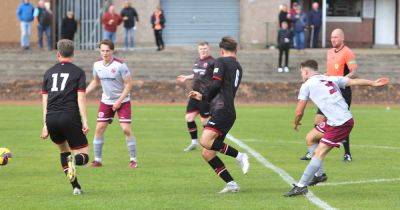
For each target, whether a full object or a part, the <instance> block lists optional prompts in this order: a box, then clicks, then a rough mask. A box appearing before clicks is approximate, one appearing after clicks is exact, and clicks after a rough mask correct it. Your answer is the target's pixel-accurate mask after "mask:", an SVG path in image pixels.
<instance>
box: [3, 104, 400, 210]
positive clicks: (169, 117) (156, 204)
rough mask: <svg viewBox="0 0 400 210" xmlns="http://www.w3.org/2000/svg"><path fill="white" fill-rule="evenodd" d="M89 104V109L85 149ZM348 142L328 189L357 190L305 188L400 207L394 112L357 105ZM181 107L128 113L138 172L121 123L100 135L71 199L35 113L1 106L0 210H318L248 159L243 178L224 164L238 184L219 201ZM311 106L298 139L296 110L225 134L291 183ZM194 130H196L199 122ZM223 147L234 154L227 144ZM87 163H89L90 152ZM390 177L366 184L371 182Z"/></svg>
mask: <svg viewBox="0 0 400 210" xmlns="http://www.w3.org/2000/svg"><path fill="white" fill-rule="evenodd" d="M96 109H97V107H96V106H90V108H89V119H90V128H91V131H90V133H89V135H88V140H89V143H90V146H92V138H93V134H94V128H95V116H96ZM352 110H353V114H354V116H355V122H356V124H355V128H354V130H353V132H352V136H351V144H352V153H353V156H354V161H353V162H352V163H350V164H346V163H343V162H342V155H343V150H342V149H335V150H334V151H332V152H331V154H329V155H328V158H327V160H326V162H325V169H326V172H327V174H328V177H329V179H328V183H332V184H335V183H342V182H349V181H366V183H362V184H346V183H344V184H342V185H325V186H316V187H313V188H311V190H312V191H313V192H314V193H315V195H316V196H318V197H319V198H320V199H322V200H323V201H325V202H327V203H328V204H329V205H331V206H333V207H335V208H339V209H396V208H400V200H399V194H400V181H399V180H400V179H399V178H400V175H399V174H400V167H399V166H400V165H399V163H398V162H397V161H398V160H399V155H400V134H399V131H400V126H399V119H400V110H399V108H398V107H397V108H392V109H391V110H386V107H383V106H355V107H353V108H352ZM184 111H185V109H184V107H183V106H156V105H148V106H145V105H141V106H133V124H132V126H133V130H134V134H135V136H136V137H137V140H138V161H139V168H137V169H134V170H132V169H129V168H128V160H129V159H128V153H127V149H126V145H125V142H124V139H123V134H122V132H121V130H120V128H119V125H118V123H115V122H114V123H113V124H112V125H111V126H110V127H109V128H108V130H107V132H106V136H105V141H106V143H105V145H104V157H103V161H104V162H103V163H104V166H103V167H102V168H95V169H93V168H90V167H80V168H78V176H79V181H80V183H81V185H82V187H83V190H84V194H83V195H82V196H73V195H72V189H71V187H70V185H69V183H68V182H67V180H66V177H65V176H64V174H63V172H62V170H61V167H60V164H59V153H58V149H57V147H56V146H55V145H54V144H53V143H52V142H51V141H50V140H46V141H43V140H41V139H39V135H40V131H41V127H42V121H41V107H40V106H39V105H36V106H34V105H32V106H11V105H9V106H6V105H2V106H0V116H1V121H0V146H4V147H8V148H9V149H11V151H12V152H13V155H14V158H13V159H12V161H11V162H10V163H9V165H7V166H5V167H1V168H0V186H1V190H0V209H318V207H317V206H315V205H314V204H313V203H311V202H310V201H309V200H307V198H305V197H303V196H300V197H295V198H285V197H283V196H282V195H283V194H284V193H286V192H287V191H288V190H289V189H290V186H289V185H288V184H287V183H285V182H284V181H283V180H282V178H281V177H280V176H279V175H278V174H276V173H275V172H273V171H271V170H270V169H267V168H266V167H265V166H264V165H262V164H260V163H259V162H258V161H257V160H256V159H255V158H254V157H252V156H250V162H251V166H250V171H249V173H248V174H247V175H246V176H244V175H242V174H241V171H240V169H239V167H238V166H237V165H236V163H235V161H234V160H233V159H232V158H229V157H223V156H222V155H220V157H222V159H223V160H224V161H225V163H226V166H227V168H228V169H229V170H230V172H231V174H232V175H233V177H234V178H235V179H236V181H237V182H238V183H239V185H240V186H241V191H240V192H239V193H237V194H228V195H219V194H217V192H218V191H219V190H221V189H222V187H223V186H224V183H223V182H222V181H221V180H220V179H219V178H218V177H217V176H216V175H215V174H214V172H213V171H212V169H211V168H210V167H209V166H208V164H206V163H205V162H204V161H203V160H202V158H201V156H200V152H199V150H196V151H194V152H190V153H184V152H183V151H182V150H183V149H184V148H185V146H187V144H188V143H189V135H188V133H187V131H186V123H185V121H184V116H183V115H184ZM314 112H315V109H314V108H310V109H308V110H307V113H306V115H305V118H304V119H303V125H302V126H301V131H300V132H295V131H293V130H292V129H291V123H292V121H293V113H294V105H282V106H281V105H279V106H278V105H268V106H261V105H259V106H246V105H241V106H238V108H237V115H238V117H237V121H236V123H235V126H234V128H233V129H232V130H231V132H230V133H231V134H232V135H233V136H235V137H236V138H238V139H240V140H242V141H243V142H244V143H246V144H247V145H249V146H250V147H251V148H253V149H254V150H256V151H257V152H258V153H260V154H261V155H262V156H264V157H265V158H267V159H268V160H269V161H271V162H272V163H273V164H274V165H276V166H277V167H280V168H282V169H283V170H285V171H286V172H288V173H289V174H290V175H291V176H292V177H293V178H294V179H296V180H298V179H299V177H300V176H301V174H302V172H303V170H304V168H305V166H306V164H307V162H304V161H300V160H299V157H300V156H302V155H303V154H304V153H305V151H306V149H305V146H304V136H305V134H306V132H307V131H308V130H309V129H310V128H311V125H312V119H313V116H314V115H313V113H314ZM198 124H199V123H198ZM227 142H228V143H229V144H231V145H233V146H235V147H236V148H238V149H239V150H240V151H243V149H241V148H239V147H238V146H237V145H235V144H233V143H232V142H230V141H228V140H227ZM90 156H91V158H92V160H93V154H92V148H91V152H90ZM377 179H380V180H382V179H383V180H386V179H397V180H394V181H393V180H392V181H383V182H377V183H373V182H371V180H377Z"/></svg>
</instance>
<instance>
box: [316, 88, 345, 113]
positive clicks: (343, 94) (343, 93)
mask: <svg viewBox="0 0 400 210" xmlns="http://www.w3.org/2000/svg"><path fill="white" fill-rule="evenodd" d="M340 92H342V96H343V98H344V100H345V101H346V103H347V105H349V109H350V106H351V88H350V87H346V88H345V89H340ZM317 114H321V115H324V113H322V112H321V110H320V109H318V110H317Z"/></svg>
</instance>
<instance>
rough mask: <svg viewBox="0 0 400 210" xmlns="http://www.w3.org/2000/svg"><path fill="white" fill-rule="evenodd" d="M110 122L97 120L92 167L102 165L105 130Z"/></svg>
mask: <svg viewBox="0 0 400 210" xmlns="http://www.w3.org/2000/svg"><path fill="white" fill-rule="evenodd" d="M108 124H109V122H97V124H96V131H95V133H94V139H93V151H94V161H93V162H92V164H91V166H92V167H101V166H102V154H103V145H104V132H105V131H106V129H107V126H108Z"/></svg>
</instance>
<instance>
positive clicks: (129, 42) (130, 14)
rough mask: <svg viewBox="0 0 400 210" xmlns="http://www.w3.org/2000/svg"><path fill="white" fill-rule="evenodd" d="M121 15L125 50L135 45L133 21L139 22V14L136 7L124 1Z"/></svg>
mask: <svg viewBox="0 0 400 210" xmlns="http://www.w3.org/2000/svg"><path fill="white" fill-rule="evenodd" d="M121 17H122V20H123V21H124V29H125V42H124V47H125V50H128V49H129V48H130V49H133V47H135V30H136V27H135V22H139V16H138V14H137V12H136V9H135V8H133V7H132V6H131V3H130V2H129V1H125V5H124V9H122V11H121Z"/></svg>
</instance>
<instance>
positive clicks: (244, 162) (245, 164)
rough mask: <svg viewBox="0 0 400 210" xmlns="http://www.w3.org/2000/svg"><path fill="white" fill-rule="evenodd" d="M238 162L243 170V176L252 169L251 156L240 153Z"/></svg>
mask: <svg viewBox="0 0 400 210" xmlns="http://www.w3.org/2000/svg"><path fill="white" fill-rule="evenodd" d="M236 160H237V161H238V164H239V166H240V168H242V172H243V174H247V172H248V171H249V167H250V163H249V156H248V155H247V154H246V153H239V155H238V157H236Z"/></svg>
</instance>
